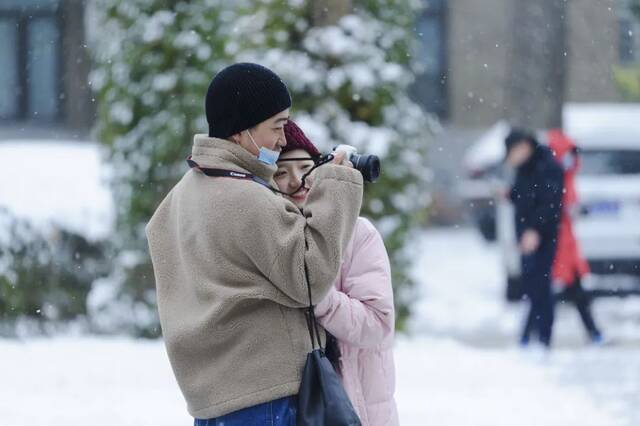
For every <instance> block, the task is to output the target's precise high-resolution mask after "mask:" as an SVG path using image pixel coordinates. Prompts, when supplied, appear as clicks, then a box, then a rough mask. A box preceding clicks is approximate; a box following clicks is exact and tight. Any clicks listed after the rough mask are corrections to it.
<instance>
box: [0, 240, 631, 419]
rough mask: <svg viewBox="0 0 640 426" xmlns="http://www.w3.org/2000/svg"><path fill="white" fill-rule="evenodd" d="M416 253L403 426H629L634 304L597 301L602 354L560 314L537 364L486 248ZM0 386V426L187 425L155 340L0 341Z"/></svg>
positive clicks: (402, 352)
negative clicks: (418, 281)
mask: <svg viewBox="0 0 640 426" xmlns="http://www.w3.org/2000/svg"><path fill="white" fill-rule="evenodd" d="M419 252H420V253H421V256H422V259H421V260H420V263H421V264H420V265H419V270H421V271H428V273H425V274H424V275H423V280H422V286H421V294H422V296H423V299H422V300H421V302H420V303H419V305H418V307H417V312H416V317H415V321H414V323H413V325H412V336H411V337H403V338H401V339H399V341H398V344H397V348H396V351H395V353H396V365H397V371H398V377H397V385H398V390H397V394H396V396H397V400H398V405H399V408H400V416H401V424H402V425H403V426H430V425H437V426H466V425H469V426H502V425H505V426H506V425H509V426H511V425H518V426H538V425H545V426H555V425H558V426H573V425H576V426H591V425H593V426H635V425H638V424H640V414H639V408H638V407H640V340H639V339H638V338H637V336H638V335H639V334H635V333H636V332H637V331H638V330H637V327H636V328H634V324H636V325H637V319H638V318H640V317H639V316H637V314H638V311H637V310H636V309H637V304H638V303H637V301H636V302H632V301H629V302H628V303H627V302H625V303H624V304H617V305H614V304H613V303H609V302H607V303H604V301H603V303H600V302H599V303H598V306H597V308H598V310H597V313H598V314H599V315H600V317H601V318H603V320H605V322H606V324H605V325H606V326H607V328H608V330H610V331H611V333H610V334H614V335H615V339H616V341H617V342H618V343H617V344H616V345H614V346H611V347H603V348H588V347H585V346H584V345H583V344H582V341H581V334H580V329H579V327H578V323H577V321H575V318H574V317H575V315H573V312H570V311H567V312H561V315H560V316H561V318H562V319H561V320H559V324H558V331H559V332H558V336H557V340H558V341H559V345H558V346H559V348H558V350H556V351H555V352H554V353H553V354H552V355H551V357H550V358H549V359H546V360H540V359H536V358H535V357H533V356H531V354H527V353H522V352H521V351H519V350H518V349H516V348H515V346H514V345H513V343H512V342H513V339H514V336H515V334H514V333H515V332H516V330H517V326H518V324H519V320H520V315H521V311H520V308H518V307H515V308H514V307H508V306H505V305H504V304H503V303H502V301H501V299H500V295H501V291H502V289H501V284H500V283H501V281H500V278H499V269H498V268H497V262H496V257H495V252H494V250H493V249H492V248H491V247H487V246H484V245H483V244H482V243H481V242H480V241H479V240H478V239H476V238H475V235H474V234H473V233H471V232H469V231H465V230H462V231H457V232H452V231H447V232H441V231H436V232H429V233H427V234H426V235H425V239H424V243H423V246H422V249H421V250H420V251H419ZM460 253H462V254H463V256H464V257H461V255H460ZM456 256H457V258H456ZM613 313H615V315H614V314H613ZM623 314H624V315H623ZM634 315H636V316H635V321H636V322H635V323H633V322H632V321H631V320H630V319H629V316H631V317H633V316H634ZM614 320H615V324H617V325H619V328H620V330H621V331H619V334H615V333H614V332H613V331H614V330H613V325H614V323H613V321H614ZM564 341H567V342H568V343H565V342H564ZM0 378H1V379H0V424H1V425H8V426H27V425H30V426H31V425H47V426H48V425H55V426H58V425H60V426H62V425H64V426H76V425H77V426H80V425H84V424H92V425H95V426H107V425H108V426H113V425H118V426H128V425H131V426H133V425H135V426H144V425H149V426H151V425H153V426H178V425H188V424H191V420H190V419H189V417H188V416H187V415H186V411H185V407H184V402H183V400H182V397H181V396H180V393H179V391H178V388H177V385H176V383H175V380H174V378H173V375H172V373H171V369H170V367H169V363H168V361H167V358H166V354H165V351H164V347H163V345H162V343H161V342H158V341H151V342H148V341H132V340H129V339H124V338H91V337H67V338H62V337H59V338H54V339H30V340H26V341H24V342H19V341H15V340H0Z"/></svg>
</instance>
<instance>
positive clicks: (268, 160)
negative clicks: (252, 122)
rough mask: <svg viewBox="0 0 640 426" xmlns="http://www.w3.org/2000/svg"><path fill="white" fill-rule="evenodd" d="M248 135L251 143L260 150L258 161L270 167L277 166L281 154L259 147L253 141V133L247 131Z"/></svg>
mask: <svg viewBox="0 0 640 426" xmlns="http://www.w3.org/2000/svg"><path fill="white" fill-rule="evenodd" d="M247 134H248V135H249V139H251V142H253V144H254V145H255V146H256V148H258V161H260V162H261V163H264V164H268V165H270V166H274V165H275V164H276V161H278V158H279V157H280V152H279V151H272V150H270V149H267V148H265V147H258V144H257V143H256V141H254V140H253V136H251V132H249V131H248V130H247Z"/></svg>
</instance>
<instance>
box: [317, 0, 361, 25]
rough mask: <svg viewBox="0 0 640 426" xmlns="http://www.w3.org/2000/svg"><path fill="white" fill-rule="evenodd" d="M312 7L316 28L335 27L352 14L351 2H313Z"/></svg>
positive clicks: (341, 0)
mask: <svg viewBox="0 0 640 426" xmlns="http://www.w3.org/2000/svg"><path fill="white" fill-rule="evenodd" d="M311 7H312V13H313V24H314V25H315V26H318V27H321V26H324V25H333V24H335V23H337V22H338V20H339V19H340V18H342V17H343V16H345V15H347V14H348V13H349V12H351V0H313V1H312V6H311Z"/></svg>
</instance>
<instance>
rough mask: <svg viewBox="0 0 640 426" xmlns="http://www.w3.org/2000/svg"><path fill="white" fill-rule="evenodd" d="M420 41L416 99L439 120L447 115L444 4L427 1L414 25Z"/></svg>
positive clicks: (436, 0) (432, 0) (415, 89)
mask: <svg viewBox="0 0 640 426" xmlns="http://www.w3.org/2000/svg"><path fill="white" fill-rule="evenodd" d="M416 32H417V36H418V38H419V41H420V49H419V52H418V59H419V61H420V64H421V66H422V72H421V74H420V75H418V76H417V79H416V83H415V88H414V93H415V96H416V98H417V99H416V100H417V101H418V102H420V103H421V104H422V105H423V106H424V107H425V109H426V110H427V111H429V112H432V113H434V114H437V115H438V116H440V117H446V115H447V109H448V105H447V56H446V43H447V40H446V1H445V0H427V1H425V10H424V12H423V13H422V15H421V16H420V18H419V20H418V22H417V23H416Z"/></svg>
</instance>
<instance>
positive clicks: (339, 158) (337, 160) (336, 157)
mask: <svg viewBox="0 0 640 426" xmlns="http://www.w3.org/2000/svg"><path fill="white" fill-rule="evenodd" d="M331 162H332V163H333V164H337V165H339V166H347V167H351V168H353V163H352V162H351V161H349V160H347V153H346V152H343V151H337V152H334V153H333V160H332V161H331Z"/></svg>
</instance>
